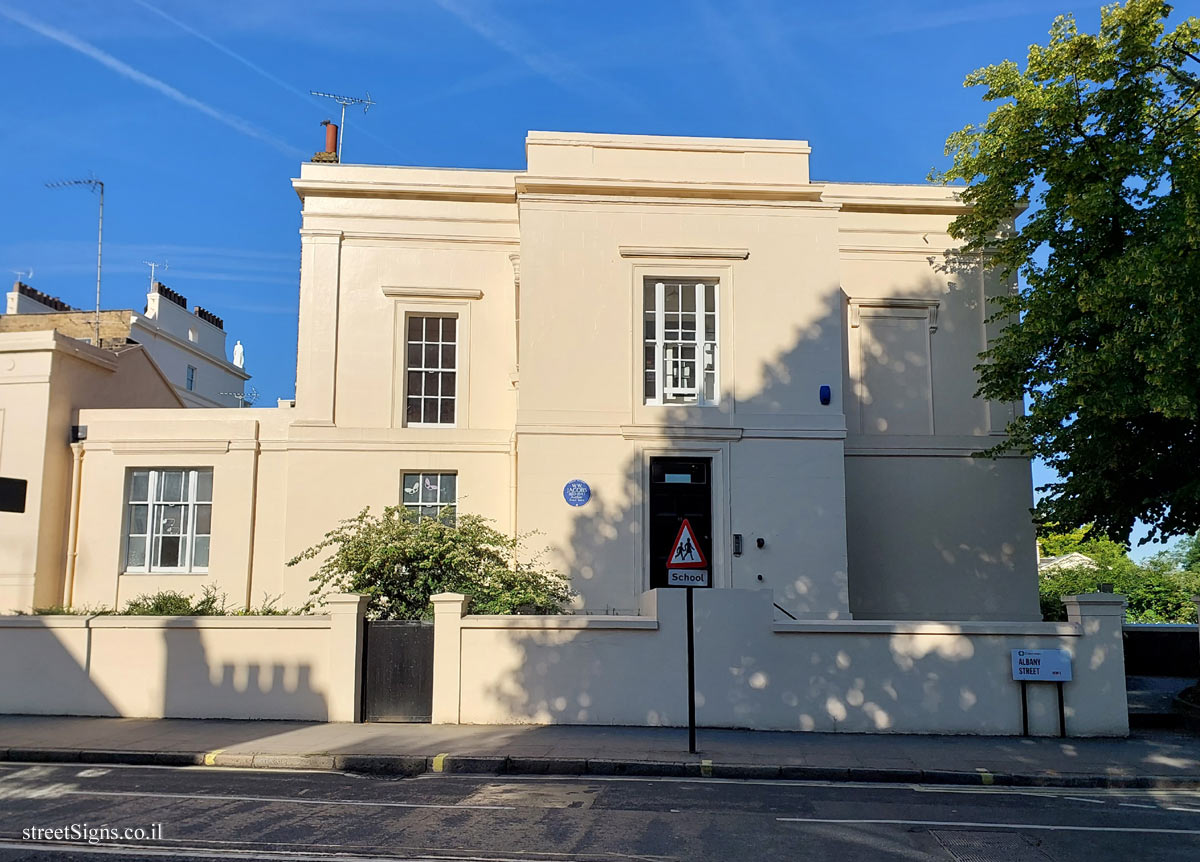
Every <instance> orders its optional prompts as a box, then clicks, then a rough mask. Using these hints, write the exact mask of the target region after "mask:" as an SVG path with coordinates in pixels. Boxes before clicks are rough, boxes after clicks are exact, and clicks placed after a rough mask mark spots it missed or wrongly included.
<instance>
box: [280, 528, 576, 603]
mask: <svg viewBox="0 0 1200 862" xmlns="http://www.w3.org/2000/svg"><path fill="white" fill-rule="evenodd" d="M524 538H525V537H522V536H518V537H515V538H514V537H512V536H508V535H506V534H504V533H501V532H499V531H498V530H496V529H495V528H493V527H492V526H491V524H490V522H489V521H488V520H487V519H486V518H482V517H479V516H478V515H462V514H460V515H458V516H457V517H455V516H454V515H453V514H451V513H449V512H447V513H444V514H443V516H442V517H440V518H421V517H418V516H417V515H416V514H415V513H413V512H411V511H410V510H408V509H406V508H404V507H402V506H389V507H388V508H386V509H384V510H383V513H382V514H380V515H371V514H370V510H369V509H363V510H362V511H361V512H359V513H358V515H357V516H355V517H353V518H350V519H348V520H345V521H342V522H341V523H340V524H339V525H338V526H337V527H336V528H334V529H333V530H331V531H330V532H328V533H326V534H325V537H324V538H323V539H322V540H321V541H320V542H318V543H317V544H315V545H313V546H312V547H311V548H309V549H308V550H306V551H304V553H302V554H300V555H299V556H297V557H296V558H295V559H293V560H291V561H289V562H288V565H289V566H294V565H296V564H297V563H299V562H300V561H301V560H311V559H315V558H317V557H319V556H321V555H322V554H323V553H325V552H326V551H331V553H330V554H329V556H328V557H327V558H326V559H325V560H324V561H323V562H322V563H321V566H320V568H318V569H317V571H316V572H315V573H314V574H313V575H312V577H311V580H312V581H314V582H315V584H316V586H315V587H314V588H313V591H312V595H313V601H312V602H310V604H309V608H311V607H313V606H314V605H316V604H321V603H323V599H324V597H325V596H327V595H329V594H330V593H345V592H350V593H363V594H365V595H367V596H369V597H370V600H369V602H368V603H367V616H368V617H369V618H370V619H381V620H419V619H428V618H430V617H432V616H433V606H432V604H431V603H430V600H429V599H430V597H431V596H433V595H436V594H437V593H443V592H457V593H463V594H464V595H467V596H470V598H471V610H472V611H473V612H475V613H480V614H512V613H520V612H527V613H550V614H552V613H561V612H562V611H563V608H564V606H565V605H566V603H567V602H568V601H569V600H570V598H571V590H570V588H569V586H568V583H567V580H566V578H564V577H563V576H562V575H561V574H559V573H558V572H556V571H553V570H552V569H548V568H546V567H544V566H543V564H542V561H541V558H540V557H539V556H536V555H535V556H533V557H532V558H531V559H524V558H525V553H524V547H523V545H524V542H523V539H524Z"/></svg>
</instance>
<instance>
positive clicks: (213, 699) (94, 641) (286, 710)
mask: <svg viewBox="0 0 1200 862" xmlns="http://www.w3.org/2000/svg"><path fill="white" fill-rule="evenodd" d="M206 620H207V622H206V623H205V626H204V627H201V626H199V625H198V624H197V619H196V618H189V617H167V618H154V617H134V618H121V617H114V616H101V617H61V616H58V617H37V616H19V617H3V618H0V713H5V714H37V715H94V716H121V717H127V718H160V717H169V718H261V719H291V720H307V721H322V720H325V719H326V718H327V717H328V714H329V707H328V704H327V699H326V695H325V694H324V693H323V692H321V691H319V690H317V689H315V688H314V684H313V683H314V681H313V667H314V665H319V666H325V664H326V662H325V661H324V660H323V656H322V655H321V654H320V653H319V652H314V653H313V657H312V658H313V659H315V661H313V660H312V659H309V658H308V657H307V656H305V655H303V651H304V650H305V649H306V644H305V642H304V641H303V640H300V641H297V640H295V639H291V640H289V639H287V637H288V636H290V635H299V636H301V637H308V638H317V640H312V641H310V643H311V644H312V645H313V646H314V647H315V648H317V649H319V650H320V651H323V652H327V651H328V648H327V645H326V644H327V641H326V638H325V637H324V635H325V634H326V631H325V630H324V629H321V628H314V629H311V630H306V629H299V630H295V631H289V630H271V629H266V630H264V629H256V628H255V627H253V626H252V625H251V626H246V625H245V623H246V622H247V621H246V620H239V621H238V623H239V625H231V626H230V627H229V628H220V627H218V628H213V627H212V626H211V619H210V618H206ZM206 642H207V643H208V646H206ZM214 644H215V645H216V646H215V647H214V646H213V645H214ZM213 648H215V649H217V650H218V652H219V654H220V655H221V656H229V657H230V659H229V660H223V659H217V660H214V659H213V658H212V657H211V654H210V651H211V650H212V649H213ZM292 648H295V650H296V652H297V653H300V654H299V655H297V656H294V657H289V655H288V654H289V652H291V650H292ZM264 655H265V656H279V660H278V661H275V662H270V663H261V662H256V661H255V660H254V657H256V656H264ZM318 682H319V680H318ZM250 738H252V737H250Z"/></svg>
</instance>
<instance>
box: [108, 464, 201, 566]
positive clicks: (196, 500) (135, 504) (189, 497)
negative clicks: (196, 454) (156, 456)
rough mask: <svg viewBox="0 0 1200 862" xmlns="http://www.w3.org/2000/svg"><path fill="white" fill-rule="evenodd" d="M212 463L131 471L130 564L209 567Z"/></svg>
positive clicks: (127, 546)
mask: <svg viewBox="0 0 1200 862" xmlns="http://www.w3.org/2000/svg"><path fill="white" fill-rule="evenodd" d="M212 483H213V471H212V468H211V467H201V468H194V469H188V468H177V467H164V468H161V469H143V468H135V469H133V470H130V471H129V476H128V482H127V486H126V492H125V524H126V528H125V570H126V571H130V572H207V571H208V552H209V542H210V541H211V538H212Z"/></svg>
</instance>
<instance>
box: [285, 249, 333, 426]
mask: <svg viewBox="0 0 1200 862" xmlns="http://www.w3.org/2000/svg"><path fill="white" fill-rule="evenodd" d="M341 252H342V233H341V231H316V230H303V231H301V232H300V328H299V344H300V345H301V348H300V350H299V352H298V354H297V361H296V408H295V409H296V416H297V418H298V419H299V420H300V421H301V422H302V423H303V424H308V425H332V424H333V422H334V385H335V382H336V378H337V346H338V345H337V342H338V291H339V281H340V278H341Z"/></svg>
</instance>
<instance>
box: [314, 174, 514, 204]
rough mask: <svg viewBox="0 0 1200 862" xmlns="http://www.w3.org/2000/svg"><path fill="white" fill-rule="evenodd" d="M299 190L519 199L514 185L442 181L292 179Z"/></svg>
mask: <svg viewBox="0 0 1200 862" xmlns="http://www.w3.org/2000/svg"><path fill="white" fill-rule="evenodd" d="M292 186H293V187H294V188H295V189H296V194H298V195H299V196H300V198H301V199H304V198H306V197H308V196H312V197H331V198H400V199H404V198H410V199H416V200H447V201H477V202H489V201H490V202H494V203H512V202H513V201H514V200H516V190H515V188H514V187H513V186H510V185H502V186H483V185H480V186H474V185H470V186H468V185H451V184H443V183H387V182H367V181H362V180H308V179H299V180H295V181H293V183H292Z"/></svg>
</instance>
